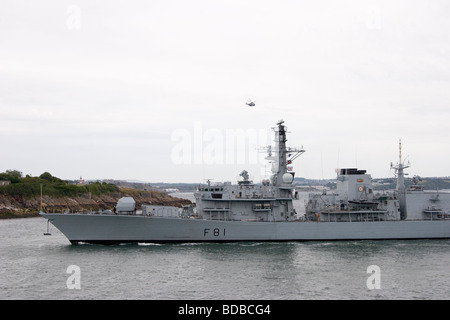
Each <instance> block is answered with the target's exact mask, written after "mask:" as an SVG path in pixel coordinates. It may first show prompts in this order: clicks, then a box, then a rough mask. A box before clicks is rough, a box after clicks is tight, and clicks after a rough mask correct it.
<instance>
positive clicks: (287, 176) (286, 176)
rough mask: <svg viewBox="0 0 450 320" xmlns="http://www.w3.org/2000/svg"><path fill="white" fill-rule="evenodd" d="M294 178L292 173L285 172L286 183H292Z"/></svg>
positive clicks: (284, 180) (284, 179)
mask: <svg viewBox="0 0 450 320" xmlns="http://www.w3.org/2000/svg"><path fill="white" fill-rule="evenodd" d="M293 180H294V176H293V175H292V174H290V173H285V174H283V182H284V183H292V181H293Z"/></svg>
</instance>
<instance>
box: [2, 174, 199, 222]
mask: <svg viewBox="0 0 450 320" xmlns="http://www.w3.org/2000/svg"><path fill="white" fill-rule="evenodd" d="M0 181H6V184H5V185H0V218H15V217H18V218H21V217H33V216H38V215H39V210H40V204H41V185H42V203H43V206H44V207H45V209H46V210H47V211H48V212H53V211H55V212H56V211H67V210H68V211H72V212H74V211H91V210H93V211H95V210H104V209H113V208H114V206H115V205H116V203H117V201H118V200H119V199H120V198H121V197H133V198H134V199H135V201H136V206H137V208H138V209H139V208H140V206H141V205H142V204H154V205H168V206H177V207H181V206H183V205H187V204H190V203H191V202H190V201H189V200H185V199H179V198H175V197H172V196H169V195H168V194H167V193H164V192H158V191H145V190H135V189H132V188H122V187H118V186H116V185H113V184H107V183H98V182H97V183H92V184H89V185H71V184H68V183H67V182H66V181H63V180H61V179H59V178H56V177H53V176H52V175H51V174H50V173H48V172H45V173H43V174H42V175H40V176H39V177H29V176H27V177H22V176H21V174H20V172H17V171H15V172H14V171H7V172H6V173H0Z"/></svg>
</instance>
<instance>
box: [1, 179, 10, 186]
mask: <svg viewBox="0 0 450 320" xmlns="http://www.w3.org/2000/svg"><path fill="white" fill-rule="evenodd" d="M10 183H11V181H9V180H0V186H7V185H8V184H10Z"/></svg>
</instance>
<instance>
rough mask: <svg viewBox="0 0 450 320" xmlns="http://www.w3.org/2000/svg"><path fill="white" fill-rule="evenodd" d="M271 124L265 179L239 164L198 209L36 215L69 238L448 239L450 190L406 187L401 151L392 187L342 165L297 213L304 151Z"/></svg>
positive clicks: (124, 206) (202, 190) (208, 188)
mask: <svg viewBox="0 0 450 320" xmlns="http://www.w3.org/2000/svg"><path fill="white" fill-rule="evenodd" d="M273 131H274V135H275V141H274V142H275V145H274V147H272V146H269V147H267V148H266V149H265V151H266V152H267V153H268V156H267V157H266V159H267V160H268V161H269V162H271V165H272V166H271V173H272V175H271V177H270V179H263V181H262V182H261V183H254V182H253V181H251V180H250V179H249V174H248V172H247V171H246V170H243V171H242V172H241V174H240V176H241V177H242V179H241V180H240V181H238V182H237V184H232V183H231V182H223V183H212V182H211V181H207V182H206V183H204V184H200V185H199V186H198V188H197V190H196V192H195V193H194V196H195V208H193V207H183V208H180V209H177V208H173V207H168V206H152V205H143V206H142V210H139V211H136V207H135V203H134V200H133V199H132V198H122V199H120V200H119V202H118V203H117V206H116V208H115V210H114V212H113V211H110V210H108V211H103V212H96V213H88V214H86V213H46V212H43V211H41V213H40V214H41V216H42V217H44V218H46V219H48V221H47V223H48V222H50V223H52V224H53V225H54V226H55V227H56V228H57V229H59V230H60V231H61V232H62V233H63V234H64V235H65V236H66V237H67V238H68V240H69V241H70V242H71V243H72V244H77V243H95V244H117V243H128V242H135V243H178V242H187V243H190V242H234V241H253V242H261V241H322V240H326V241H332V240H365V239H367V240H381V239H445V238H450V213H449V212H450V210H449V209H450V193H443V192H439V191H426V190H423V189H422V188H420V186H419V185H417V184H415V185H414V186H412V187H410V188H405V184H404V175H405V174H404V169H405V168H407V167H408V165H406V164H404V163H403V162H402V161H401V156H400V161H399V163H398V164H397V165H395V166H393V165H391V166H392V168H393V169H395V170H396V174H397V188H396V190H395V191H394V192H391V193H387V192H384V193H381V194H377V193H375V192H374V190H373V187H372V179H371V176H370V175H369V174H367V173H366V171H365V170H358V169H355V168H347V169H340V170H339V171H338V175H337V188H336V190H335V191H334V192H330V193H329V194H327V193H325V192H324V193H322V194H310V195H309V198H308V200H307V201H306V203H305V214H304V215H300V214H299V213H297V212H296V210H295V209H294V206H293V201H294V200H295V199H296V198H297V195H298V194H297V192H296V191H295V187H294V183H293V182H294V177H295V172H294V171H293V162H294V161H295V160H296V159H297V158H298V157H299V156H300V155H302V154H303V153H304V152H305V150H304V149H303V148H290V147H287V146H286V142H287V136H286V133H287V128H286V126H285V125H284V121H282V120H280V121H278V122H277V124H276V127H274V128H273Z"/></svg>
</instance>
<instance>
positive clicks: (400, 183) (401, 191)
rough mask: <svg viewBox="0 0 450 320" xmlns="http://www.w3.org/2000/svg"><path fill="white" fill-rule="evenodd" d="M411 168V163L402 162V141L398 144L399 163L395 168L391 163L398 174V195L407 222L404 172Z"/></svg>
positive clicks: (402, 216) (401, 216) (401, 217)
mask: <svg viewBox="0 0 450 320" xmlns="http://www.w3.org/2000/svg"><path fill="white" fill-rule="evenodd" d="M409 167H410V165H409V162H408V164H405V163H403V162H402V140H401V139H400V140H399V142H398V163H397V164H396V165H395V166H394V165H393V164H392V163H391V169H394V170H395V173H396V174H397V194H398V200H399V204H400V219H401V220H405V219H406V217H407V210H406V187H405V173H404V171H403V170H404V169H406V168H409Z"/></svg>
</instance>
